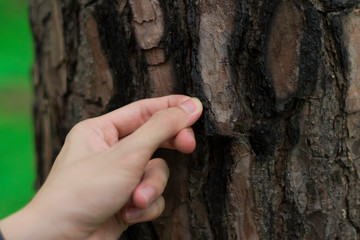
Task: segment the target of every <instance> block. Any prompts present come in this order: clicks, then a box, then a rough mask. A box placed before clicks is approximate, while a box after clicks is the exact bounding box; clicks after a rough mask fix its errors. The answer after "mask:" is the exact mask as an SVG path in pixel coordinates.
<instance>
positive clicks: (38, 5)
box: [30, 0, 360, 240]
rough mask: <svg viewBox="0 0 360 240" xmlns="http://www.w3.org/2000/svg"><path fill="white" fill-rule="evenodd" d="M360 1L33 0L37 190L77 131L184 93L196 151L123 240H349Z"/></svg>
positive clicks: (355, 179)
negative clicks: (193, 109) (193, 106)
mask: <svg viewBox="0 0 360 240" xmlns="http://www.w3.org/2000/svg"><path fill="white" fill-rule="evenodd" d="M359 2H360V1H358V0H344V1H340V0H321V1H320V0H309V1H307V0H303V1H301V0H293V1H287V0H277V1H270V0H243V1H235V0H222V1H220V0H199V1H190V0H172V1H165V0H142V1H137V0H128V1H125V0H117V1H115V0H62V1H60V0H47V1H44V0H30V13H31V24H32V29H33V33H34V39H35V47H36V60H35V64H34V71H33V73H34V85H35V92H36V102H35V103H36V104H35V124H36V142H37V153H38V158H37V159H38V164H37V165H38V184H41V183H42V182H43V181H44V179H45V178H46V176H47V173H48V172H49V169H50V167H51V164H52V162H53V161H54V159H55V157H56V155H57V154H58V152H59V150H60V148H61V145H62V143H63V141H64V137H65V136H66V134H67V132H68V131H69V129H70V128H71V127H72V126H73V125H74V124H75V123H77V122H79V121H80V120H83V119H85V118H89V117H93V116H97V115H99V114H102V113H105V112H108V111H110V110H112V109H115V108H118V107H121V106H123V105H125V104H127V103H130V102H132V101H135V100H137V99H141V98H145V97H155V96H161V95H166V94H170V93H183V94H188V95H192V96H197V97H199V98H200V99H201V100H202V102H203V103H204V105H205V111H204V114H203V117H202V119H201V120H200V121H199V123H197V124H196V125H195V127H194V129H195V131H196V135H197V141H198V147H197V150H196V151H195V152H194V153H193V154H191V155H187V156H185V155H181V154H178V153H175V152H170V151H159V152H158V153H157V154H158V155H161V156H162V157H164V158H165V159H167V160H168V164H169V166H170V169H171V178H170V180H169V185H168V187H167V189H166V192H165V194H164V195H165V198H166V201H167V207H166V210H165V212H164V214H163V215H162V217H160V218H159V219H158V220H156V221H154V222H152V223H148V224H141V225H137V226H134V227H131V228H130V229H129V230H128V231H127V232H126V234H125V235H124V236H123V239H164V240H172V239H206V240H207V239H359V238H360V123H359V119H360V111H359V110H360V4H359Z"/></svg>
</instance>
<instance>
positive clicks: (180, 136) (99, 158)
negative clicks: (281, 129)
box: [0, 95, 202, 240]
mask: <svg viewBox="0 0 360 240" xmlns="http://www.w3.org/2000/svg"><path fill="white" fill-rule="evenodd" d="M201 113H202V105H201V103H200V101H199V100H198V99H195V98H190V97H187V96H183V95H171V96H166V97H161V98H153V99H145V100H141V101H138V102H134V103H132V104H130V105H127V106H125V107H123V108H120V109H118V110H115V111H113V112H111V113H108V114H105V115H103V116H100V117H97V118H93V119H89V120H86V121H83V122H81V123H79V124H77V125H76V126H75V127H74V128H73V129H72V130H71V131H70V133H69V134H68V136H67V137H66V140H65V143H64V146H63V148H62V150H61V152H60V153H59V155H58V157H57V159H56V161H55V163H54V166H53V168H52V170H51V172H50V174H49V176H48V178H47V180H46V181H45V183H44V185H43V186H42V187H41V188H40V190H39V191H38V192H37V194H36V195H35V197H34V198H33V199H32V200H31V201H30V203H29V204H27V205H26V206H25V207H24V208H23V209H21V210H20V211H18V212H16V213H15V214H13V215H11V216H9V217H7V218H5V219H4V220H2V221H1V222H0V229H1V231H2V233H3V235H4V237H5V238H6V239H7V240H13V239H14V240H15V239H16V240H18V239H19V240H21V239H38V240H42V239H79V240H80V239H118V238H119V236H120V235H121V234H122V233H123V231H124V230H126V228H127V226H129V225H131V224H135V223H139V222H146V221H151V220H153V219H155V218H157V217H159V216H160V215H161V213H162V212H163V210H164V207H165V201H164V198H163V197H162V193H163V191H164V188H165V186H166V183H167V179H168V177H169V169H168V167H167V165H166V162H165V161H164V160H163V159H159V158H156V159H151V158H152V155H153V153H154V152H155V151H156V150H157V149H158V148H160V147H162V148H169V149H175V150H178V151H180V152H183V153H191V152H192V151H193V150H194V149H195V137H194V133H193V131H192V129H191V125H193V124H194V123H195V122H196V121H197V120H198V118H199V117H200V115H201Z"/></svg>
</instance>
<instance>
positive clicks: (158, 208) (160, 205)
mask: <svg viewBox="0 0 360 240" xmlns="http://www.w3.org/2000/svg"><path fill="white" fill-rule="evenodd" d="M153 206H154V207H153V212H152V216H153V218H154V219H155V218H157V217H159V216H160V215H161V214H162V213H163V211H164V209H165V200H164V198H163V197H162V196H160V197H159V198H158V199H157V200H156V201H155V203H154V205H153Z"/></svg>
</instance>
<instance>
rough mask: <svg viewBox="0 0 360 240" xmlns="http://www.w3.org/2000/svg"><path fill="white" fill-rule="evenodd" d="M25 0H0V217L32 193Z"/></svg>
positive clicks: (29, 54)
mask: <svg viewBox="0 0 360 240" xmlns="http://www.w3.org/2000/svg"><path fill="white" fill-rule="evenodd" d="M27 11H28V10H27V1H26V0H0V189H1V192H0V219H1V218H3V217H5V216H6V215H8V214H10V213H12V212H14V211H16V210H17V209H19V208H21V207H22V206H24V205H25V204H26V203H27V202H28V201H29V199H30V198H31V197H32V196H33V194H34V190H33V185H34V178H35V170H34V169H35V167H34V148H33V130H32V129H33V127H32V125H33V123H32V120H31V106H30V105H31V92H32V91H31V82H30V69H31V68H30V65H31V61H32V58H33V52H32V43H31V34H30V29H29V21H28V13H27Z"/></svg>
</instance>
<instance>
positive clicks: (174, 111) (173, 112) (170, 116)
mask: <svg viewBox="0 0 360 240" xmlns="http://www.w3.org/2000/svg"><path fill="white" fill-rule="evenodd" d="M181 113H182V112H181V111H180V109H179V108H176V107H173V108H168V109H166V110H162V111H159V112H156V113H155V114H154V115H153V116H154V120H156V121H157V122H158V123H159V124H161V125H168V124H169V123H173V122H177V120H178V119H179V117H180V116H181Z"/></svg>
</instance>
